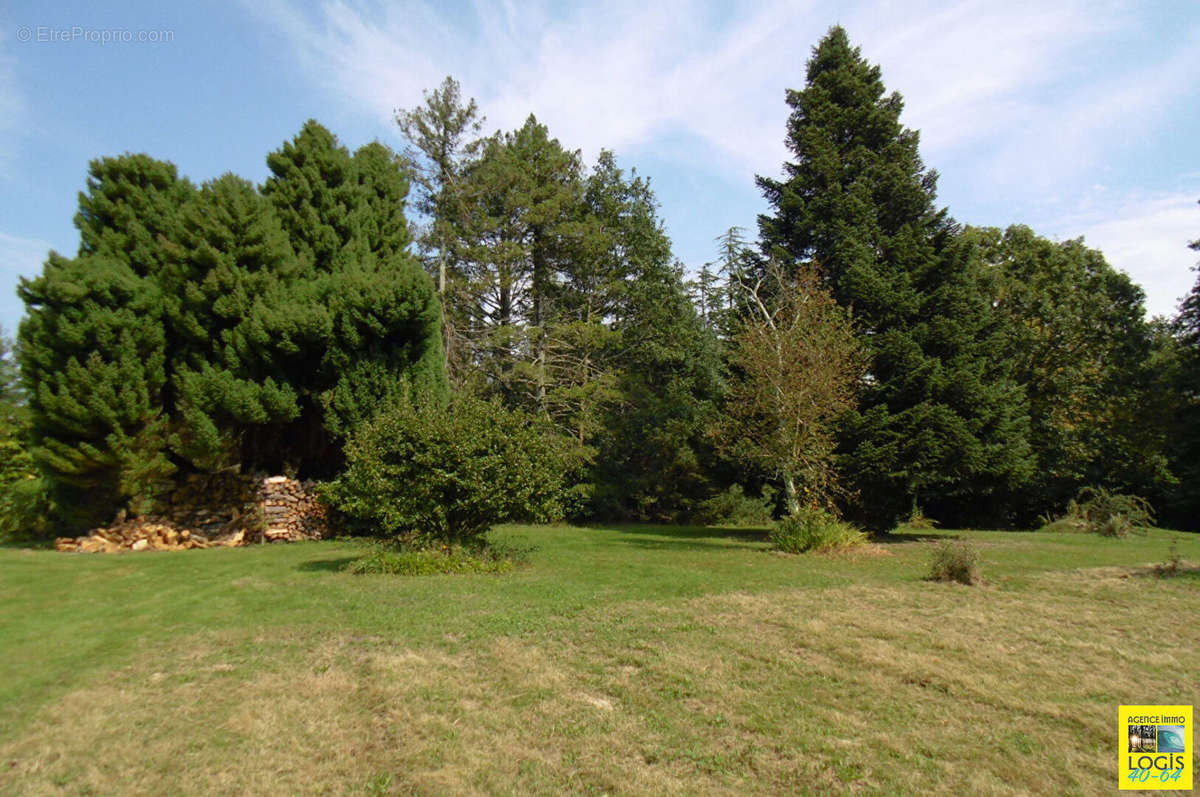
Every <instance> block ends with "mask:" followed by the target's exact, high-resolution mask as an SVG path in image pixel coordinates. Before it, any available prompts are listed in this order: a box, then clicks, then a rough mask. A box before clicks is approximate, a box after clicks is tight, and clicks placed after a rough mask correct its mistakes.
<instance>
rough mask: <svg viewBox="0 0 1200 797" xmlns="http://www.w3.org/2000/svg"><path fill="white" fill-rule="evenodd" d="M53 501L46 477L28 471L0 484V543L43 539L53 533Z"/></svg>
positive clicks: (52, 535) (39, 540)
mask: <svg viewBox="0 0 1200 797" xmlns="http://www.w3.org/2000/svg"><path fill="white" fill-rule="evenodd" d="M55 515H56V509H55V505H54V501H53V499H52V498H51V495H50V489H49V485H47V483H46V481H45V479H42V478H39V477H37V476H33V475H29V476H26V477H25V478H21V479H17V480H14V481H11V482H8V483H5V484H0V543H23V544H32V543H42V542H47V541H49V540H51V539H53V537H54V527H53V520H52V519H53V518H54V517H55Z"/></svg>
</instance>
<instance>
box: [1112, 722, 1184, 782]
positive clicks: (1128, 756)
mask: <svg viewBox="0 0 1200 797" xmlns="http://www.w3.org/2000/svg"><path fill="white" fill-rule="evenodd" d="M1194 730H1195V729H1194V727H1193V725H1192V707H1191V706H1121V707H1120V709H1119V710H1118V712H1117V733H1118V741H1117V744H1118V747H1117V772H1118V777H1119V778H1120V783H1119V785H1120V788H1122V789H1144V790H1151V789H1177V790H1186V789H1191V788H1192V770H1193V768H1194V767H1195V764H1194V762H1193V761H1192V752H1193V749H1194V748H1193V745H1194V744H1195V734H1194Z"/></svg>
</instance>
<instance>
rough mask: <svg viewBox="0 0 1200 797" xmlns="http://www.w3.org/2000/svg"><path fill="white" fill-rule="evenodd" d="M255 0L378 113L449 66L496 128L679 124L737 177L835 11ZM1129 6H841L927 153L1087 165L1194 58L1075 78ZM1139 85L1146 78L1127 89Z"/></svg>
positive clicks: (320, 71) (619, 143)
mask: <svg viewBox="0 0 1200 797" xmlns="http://www.w3.org/2000/svg"><path fill="white" fill-rule="evenodd" d="M926 5H927V6H928V8H926V7H925V6H926ZM253 8H254V9H255V13H257V14H259V15H261V16H262V17H263V18H264V19H266V20H267V21H268V22H270V23H272V24H274V25H276V26H277V27H278V28H279V29H281V30H282V31H284V32H285V33H286V34H287V36H288V38H289V39H290V40H291V42H292V44H293V45H294V47H295V48H296V50H297V53H298V55H299V56H300V58H299V60H300V63H301V64H302V65H304V66H305V67H306V68H307V69H308V70H309V72H310V73H311V75H312V76H313V77H314V78H315V79H316V80H317V81H319V82H320V83H321V84H323V85H324V87H325V88H326V89H327V90H329V91H330V92H331V93H332V94H334V95H335V96H337V97H339V98H341V99H342V100H343V101H345V102H347V103H350V104H351V105H353V106H356V107H358V108H360V109H363V110H366V111H368V112H370V113H372V114H374V115H375V116H376V117H377V118H379V119H382V120H388V119H390V117H391V114H392V111H393V109H394V108H396V107H397V106H411V105H414V104H416V103H417V102H419V100H420V92H421V90H422V89H423V88H429V87H432V86H434V85H436V84H437V83H438V82H440V80H441V78H442V77H443V76H444V75H445V74H454V75H455V76H456V77H458V78H459V80H460V81H461V82H462V83H463V86H464V89H465V90H467V91H468V92H469V93H472V94H474V95H475V96H477V97H478V98H479V99H480V101H481V105H482V106H483V108H484V110H485V111H486V113H487V115H488V117H489V119H490V121H491V123H492V125H493V126H498V127H503V128H510V127H515V126H516V125H518V124H520V122H521V120H522V119H523V118H524V117H525V115H526V114H528V113H530V112H533V113H536V114H537V115H538V116H539V118H542V119H544V120H546V121H547V122H548V123H549V124H551V128H552V131H553V132H554V133H555V134H556V135H558V136H559V137H560V138H561V139H562V140H563V141H564V142H565V143H567V144H568V145H570V146H578V147H581V148H583V149H584V150H585V151H587V152H589V153H593V152H595V151H596V150H598V149H599V148H600V147H602V146H606V147H612V148H617V149H632V148H641V147H647V148H651V147H653V145H654V140H655V138H656V137H659V136H662V135H663V134H664V133H668V132H673V133H678V132H683V133H685V134H687V135H689V136H690V137H692V138H694V139H695V140H696V141H698V142H704V143H705V144H707V145H708V146H710V147H713V148H715V150H716V151H717V152H719V153H720V154H721V156H722V158H721V164H722V165H723V166H724V167H725V168H727V169H729V170H731V171H737V172H739V173H742V174H744V173H745V172H748V171H749V172H755V171H758V172H774V171H775V170H777V169H778V166H779V163H780V162H781V161H782V159H783V157H784V156H785V155H786V151H785V150H784V147H783V144H782V139H783V135H782V119H783V118H784V117H785V115H786V108H785V107H784V106H783V103H782V100H783V90H784V89H785V88H787V87H798V86H799V85H801V84H802V82H803V79H804V66H805V61H806V59H807V57H808V55H809V48H810V46H811V44H812V43H813V42H815V41H816V39H817V38H818V37H819V36H820V35H821V34H822V33H823V32H824V30H825V29H826V27H827V26H828V25H829V24H830V23H832V22H835V21H838V20H837V19H836V18H835V16H836V14H837V13H839V12H838V11H837V10H835V9H833V8H831V7H829V6H825V5H823V4H818V3H815V2H797V1H795V0H769V1H768V2H764V3H759V4H754V5H752V6H750V7H749V9H748V10H746V11H736V12H735V11H731V10H728V9H722V8H720V7H718V6H717V5H716V4H714V3H706V2H701V1H700V0H663V2H658V3H645V2H638V1H631V0H617V2H610V3H604V4H595V3H593V4H588V3H583V4H570V5H569V6H568V8H567V9H563V8H562V7H558V10H555V8H554V7H552V6H550V5H546V4H539V3H538V2H535V1H531V2H526V3H522V4H521V8H520V12H519V13H517V11H516V10H515V9H514V6H513V4H512V3H511V2H509V3H487V2H482V0H478V1H477V2H475V3H474V4H473V5H470V6H469V7H468V8H467V10H466V11H463V10H462V9H460V10H459V11H457V12H450V11H448V10H444V9H445V8H447V7H444V6H440V5H437V6H435V5H430V4H424V3H420V2H410V3H405V4H403V6H395V5H392V6H386V7H384V6H372V5H357V4H355V5H351V4H348V3H346V2H343V1H342V0H333V1H332V2H326V3H324V4H323V5H322V6H320V8H319V9H318V10H316V11H315V12H314V13H308V12H305V11H301V10H298V9H297V8H296V7H295V6H291V5H287V4H285V3H283V2H281V0H275V2H270V3H266V4H254V6H253ZM839 8H840V7H839ZM1131 8H1132V7H1131V6H1130V5H1129V4H1128V3H1120V2H1095V1H1094V0H1087V1H1086V2H1085V1H1084V0H1068V1H1067V2H1061V3H1053V4H1047V3H1044V2H1017V3H1008V4H1003V5H998V4H996V3H993V2H985V1H984V0H970V1H969V2H962V3H958V4H955V5H953V6H950V7H949V8H945V7H944V6H943V5H942V4H935V3H928V4H921V3H918V4H912V3H905V4H896V3H888V2H882V1H880V2H866V3H861V4H859V5H857V6H854V7H852V8H851V9H850V10H849V12H848V16H847V17H846V18H844V19H843V20H842V21H844V22H845V23H846V24H847V26H848V27H849V29H850V32H851V35H852V37H853V38H854V39H855V41H858V42H861V43H862V44H863V45H864V51H865V53H866V55H867V57H868V58H869V59H870V60H872V61H874V62H878V63H881V64H882V65H883V66H884V68H885V79H886V80H887V82H888V85H889V87H891V88H894V89H897V90H899V91H901V93H903V94H904V95H905V97H906V98H907V100H908V111H907V113H906V117H905V118H906V121H907V122H908V123H909V124H911V125H913V126H917V127H920V128H922V129H923V130H924V136H925V145H926V150H927V152H929V153H932V154H933V155H934V156H938V155H947V156H950V155H953V154H955V153H958V152H971V153H972V154H976V153H977V152H978V151H979V150H980V149H982V148H988V149H991V150H993V151H995V152H996V153H997V155H996V158H995V160H996V161H997V162H1003V161H1004V160H1005V159H1007V158H1009V157H1011V155H1012V152H1013V150H1015V149H1030V147H1029V145H1030V144H1031V143H1037V144H1039V145H1040V150H1041V151H1044V152H1045V153H1046V154H1045V155H1044V157H1043V161H1044V164H1042V165H1045V164H1062V163H1064V161H1069V162H1072V163H1079V164H1080V165H1081V167H1082V165H1083V164H1082V163H1081V162H1082V161H1083V160H1084V159H1086V158H1091V157H1095V153H1094V152H1092V151H1091V150H1094V149H1095V147H1091V148H1089V147H1087V146H1083V147H1081V146H1079V144H1080V139H1081V138H1083V133H1081V132H1080V131H1084V130H1089V129H1093V128H1094V123H1095V122H1097V121H1105V119H1104V117H1106V116H1107V115H1108V114H1107V112H1106V111H1105V110H1104V109H1108V110H1109V111H1112V109H1115V108H1117V107H1118V105H1119V103H1117V102H1115V101H1114V100H1116V99H1124V100H1126V101H1128V102H1131V103H1133V106H1134V109H1135V111H1136V109H1138V108H1143V107H1150V106H1152V105H1153V103H1154V102H1155V100H1156V99H1158V98H1159V97H1160V96H1161V95H1163V94H1165V93H1169V92H1171V91H1173V90H1175V88H1177V87H1178V86H1179V85H1180V84H1181V81H1186V79H1187V77H1186V76H1188V75H1190V74H1195V71H1196V70H1194V69H1189V68H1188V67H1189V66H1191V65H1192V63H1193V59H1195V58H1200V55H1184V56H1181V57H1179V58H1176V59H1175V60H1174V61H1171V59H1165V62H1164V63H1163V64H1150V65H1147V67H1146V68H1145V69H1144V70H1142V71H1141V72H1140V73H1138V74H1131V75H1126V76H1123V80H1122V81H1121V85H1116V86H1112V85H1108V84H1107V83H1105V84H1103V85H1094V84H1092V85H1089V84H1087V83H1086V80H1087V78H1088V77H1089V76H1087V75H1080V74H1078V70H1077V69H1076V68H1075V67H1074V66H1073V63H1074V62H1075V61H1077V60H1078V59H1079V57H1080V55H1081V53H1083V52H1084V51H1085V50H1086V49H1087V48H1092V47H1096V46H1097V45H1098V43H1099V42H1101V41H1102V40H1103V38H1104V37H1105V36H1108V35H1111V34H1113V33H1114V32H1115V31H1120V30H1122V29H1123V28H1124V27H1126V26H1128V25H1130V24H1132V23H1131V21H1130V20H1131V16H1132V11H1131ZM455 14H456V15H455ZM1092 77H1093V78H1094V77H1096V76H1092ZM1101 77H1103V76H1101ZM1072 79H1075V80H1079V79H1083V80H1084V81H1085V82H1084V86H1085V90H1084V91H1078V90H1077V89H1078V87H1077V86H1067V85H1064V84H1067V83H1070V81H1071V80H1072ZM1134 86H1141V87H1152V88H1151V90H1150V91H1149V92H1144V93H1143V94H1142V95H1140V96H1139V94H1138V92H1137V91H1135V90H1133V89H1132V88H1131V87H1134ZM1114 91H1115V92H1116V93H1117V94H1118V95H1119V97H1113V96H1112V93H1113V92H1114ZM1097 95H1108V96H1109V101H1107V102H1098V100H1099V99H1100V97H1098V96H1097ZM1121 107H1125V106H1123V105H1122V106H1121ZM1096 109H1100V110H1096ZM1139 118H1140V115H1139V114H1137V113H1136V112H1135V113H1133V114H1130V115H1129V120H1131V122H1136V121H1137V120H1138V119H1139ZM1109 121H1111V120H1109ZM1048 130H1054V131H1056V133H1057V135H1056V136H1053V137H1047V136H1046V132H1047V131H1048ZM1064 133H1065V135H1064ZM1056 142H1057V144H1056ZM1064 154H1069V155H1070V156H1071V157H1070V158H1064V157H1063V156H1064ZM931 161H932V162H934V165H936V157H934V158H931ZM1044 173H1045V170H1039V171H1038V174H1044ZM993 176H994V175H993Z"/></svg>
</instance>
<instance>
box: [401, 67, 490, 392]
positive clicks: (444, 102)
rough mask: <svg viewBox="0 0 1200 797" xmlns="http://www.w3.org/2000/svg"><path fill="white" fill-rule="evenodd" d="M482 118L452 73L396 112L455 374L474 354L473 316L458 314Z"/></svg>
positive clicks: (450, 367) (461, 304) (462, 301)
mask: <svg viewBox="0 0 1200 797" xmlns="http://www.w3.org/2000/svg"><path fill="white" fill-rule="evenodd" d="M483 122H484V118H483V116H481V115H480V114H479V108H478V106H477V105H476V104H475V100H474V99H470V100H468V101H465V102H464V101H463V98H462V90H461V87H460V86H459V84H458V81H456V80H455V79H454V78H452V77H449V76H447V77H446V79H445V80H444V81H442V84H441V85H440V86H439V87H438V88H436V89H434V90H433V91H431V92H424V103H423V104H422V105H420V106H418V107H416V108H412V109H409V110H400V111H397V112H396V124H397V125H398V126H399V127H400V132H401V133H402V134H403V135H404V137H405V139H406V140H407V141H408V143H409V146H408V148H407V149H406V150H405V156H406V157H407V158H408V160H409V164H410V167H411V170H412V174H413V178H414V180H415V181H416V183H417V189H418V194H417V201H416V208H417V210H418V211H419V212H420V213H421V214H422V215H423V216H424V218H425V221H426V224H425V225H424V227H423V229H422V230H421V234H420V236H419V238H418V242H419V244H420V249H421V254H422V256H423V258H424V260H425V265H426V268H427V269H428V270H429V272H430V273H431V274H433V275H434V277H435V278H436V280H437V290H438V297H439V298H440V299H441V301H442V313H443V321H442V345H443V348H444V349H445V356H446V362H447V370H448V371H449V372H450V374H451V375H452V376H453V375H454V374H455V373H458V372H461V371H462V370H463V369H464V368H465V367H466V364H465V362H463V359H464V358H466V357H469V356H470V355H469V351H468V350H464V351H460V349H465V348H467V347H465V346H463V345H461V344H460V342H459V341H458V337H459V335H458V333H457V331H458V330H460V329H466V328H467V326H468V324H469V316H465V315H462V314H461V312H460V311H462V310H463V309H465V306H466V304H467V303H466V301H465V295H464V293H463V292H464V291H465V290H466V284H465V278H464V274H463V272H462V257H463V252H462V249H463V246H464V243H465V242H464V240H463V235H464V232H463V225H464V223H465V217H464V214H465V212H466V208H467V206H468V197H467V196H466V194H465V192H466V189H467V185H466V180H465V175H466V173H467V170H468V168H469V165H470V162H471V161H472V160H473V159H474V158H475V157H476V156H478V154H479V151H480V148H481V146H482V140H481V138H480V136H479V133H480V130H481V129H482V127H483Z"/></svg>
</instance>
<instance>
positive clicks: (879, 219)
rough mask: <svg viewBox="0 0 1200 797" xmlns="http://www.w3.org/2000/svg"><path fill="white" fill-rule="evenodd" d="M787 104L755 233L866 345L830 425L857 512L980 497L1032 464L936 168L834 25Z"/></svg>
mask: <svg viewBox="0 0 1200 797" xmlns="http://www.w3.org/2000/svg"><path fill="white" fill-rule="evenodd" d="M787 102H788V105H789V106H790V107H791V108H792V114H791V116H790V118H789V120H788V147H789V149H790V150H791V152H792V156H793V158H792V160H791V161H789V162H788V163H786V164H785V165H784V174H785V177H784V179H783V180H773V179H769V178H762V177H760V178H759V180H758V183H759V186H760V187H761V188H762V190H763V193H764V195H765V197H766V198H767V200H768V202H769V203H770V204H771V206H772V208H773V213H772V214H771V215H764V216H761V217H760V219H759V229H760V235H761V246H762V249H763V254H764V256H766V257H767V258H768V259H769V258H770V257H778V258H780V259H782V260H784V261H785V262H786V261H790V262H793V263H796V264H804V263H808V262H811V263H814V264H815V265H816V266H817V267H818V268H819V270H820V271H821V273H822V274H823V275H824V276H825V280H826V282H827V285H828V287H829V289H830V291H831V293H832V294H833V296H834V298H835V299H836V300H837V302H838V303H839V304H841V305H842V306H844V307H847V308H850V309H851V310H852V312H853V318H854V322H855V325H856V329H857V330H858V333H859V335H860V339H861V340H862V341H863V343H864V345H865V346H866V348H867V350H868V352H869V355H870V367H869V370H868V375H867V378H866V379H865V380H864V383H863V384H862V386H861V389H860V396H859V409H858V411H857V412H855V413H851V414H850V415H849V416H848V418H847V421H846V423H845V424H844V426H843V432H842V435H841V451H842V453H843V457H842V464H843V468H844V470H845V471H846V473H847V475H849V476H850V479H851V481H852V483H853V484H854V485H855V486H857V488H858V489H859V491H860V493H861V503H860V505H859V507H858V510H859V517H858V519H859V520H861V521H863V522H865V523H867V524H869V525H872V526H875V527H885V526H887V525H889V524H890V523H891V522H892V521H893V520H894V519H895V518H896V517H897V516H899V515H901V514H903V513H904V512H906V511H910V510H911V509H913V508H915V507H916V506H917V504H918V502H924V503H926V504H929V505H932V506H933V507H935V508H936V510H937V511H939V512H942V513H943V514H953V513H955V512H961V511H962V510H963V509H964V508H966V507H969V506H979V505H981V504H982V503H983V502H984V499H987V498H988V497H989V496H993V495H997V494H999V493H1001V492H1003V491H1004V490H1007V489H1009V488H1011V486H1012V485H1014V484H1016V483H1019V482H1021V481H1023V480H1024V479H1026V478H1028V476H1029V474H1030V471H1031V459H1030V455H1029V447H1028V442H1027V439H1026V438H1027V433H1026V429H1025V427H1026V425H1027V420H1026V417H1025V409H1024V400H1023V396H1022V394H1021V391H1020V388H1019V386H1017V385H1016V384H1015V383H1014V382H1013V380H1012V379H1011V377H1010V376H1009V374H1008V373H1007V372H1006V370H1007V369H1006V365H1005V364H1004V363H1003V362H1002V361H1000V360H998V359H996V358H995V357H994V356H993V355H994V354H995V349H996V347H997V346H998V345H999V344H998V341H997V338H996V336H995V333H994V330H993V329H992V328H991V325H992V321H991V318H990V315H989V311H990V307H989V305H988V301H987V296H986V292H985V291H984V289H983V284H982V282H981V279H980V277H979V274H978V263H977V260H976V259H975V258H974V257H973V255H972V253H971V251H970V250H969V247H964V246H963V245H961V244H959V243H958V241H957V233H958V229H957V226H956V225H955V224H954V222H953V221H952V220H951V219H950V218H949V216H948V215H947V214H946V211H945V210H944V209H939V208H937V207H936V205H935V186H936V182H937V175H936V173H935V172H933V171H929V170H926V168H925V166H924V164H923V163H922V161H921V158H920V155H919V154H918V149H917V144H918V135H917V133H916V132H914V131H911V130H908V129H906V128H904V127H903V126H902V125H901V123H900V112H901V109H902V106H903V103H902V101H901V99H900V97H899V95H897V94H894V93H893V94H890V95H888V94H885V89H884V85H883V82H882V79H881V74H880V70H879V68H878V67H876V66H872V65H870V64H868V63H867V62H866V61H865V60H864V59H863V58H862V56H861V54H860V52H859V50H858V49H857V48H854V47H851V45H850V42H849V39H848V37H847V36H846V32H845V31H844V30H843V29H842V28H840V27H835V28H833V29H831V30H830V32H829V33H828V34H827V35H826V36H825V38H824V39H822V41H821V42H820V43H819V44H818V45H817V47H816V48H814V50H813V56H812V58H811V60H810V61H809V63H808V71H807V82H806V86H805V88H804V89H803V90H801V91H788V94H787ZM960 516H961V515H960Z"/></svg>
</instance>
